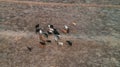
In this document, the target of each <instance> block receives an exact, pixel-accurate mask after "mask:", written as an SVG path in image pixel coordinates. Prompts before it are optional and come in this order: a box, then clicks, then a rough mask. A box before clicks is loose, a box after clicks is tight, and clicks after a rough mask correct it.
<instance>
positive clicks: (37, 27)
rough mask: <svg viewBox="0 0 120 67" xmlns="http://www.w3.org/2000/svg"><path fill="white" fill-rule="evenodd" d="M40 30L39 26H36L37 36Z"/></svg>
mask: <svg viewBox="0 0 120 67" xmlns="http://www.w3.org/2000/svg"><path fill="white" fill-rule="evenodd" d="M39 30H40V28H39V24H37V25H35V32H36V34H37V33H38V32H39Z"/></svg>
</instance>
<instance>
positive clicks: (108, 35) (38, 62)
mask: <svg viewBox="0 0 120 67" xmlns="http://www.w3.org/2000/svg"><path fill="white" fill-rule="evenodd" d="M111 2H112V1H111ZM119 18H120V8H119V5H113V4H109V5H106V4H105V5H103V4H101V5H97V4H95V5H94V4H89V5H88V4H82V5H78V4H77V5H76V4H70V3H68V4H65V3H41V2H33V1H13V0H6V1H3V0H1V1H0V67H120V26H119V25H120V23H119V22H120V19H119ZM72 22H75V23H77V25H76V26H73V25H72ZM37 23H39V24H40V26H41V27H44V28H45V29H46V26H47V24H53V25H55V27H56V28H57V29H60V28H61V27H63V25H64V24H67V25H68V26H69V27H70V30H71V32H70V34H68V35H65V34H62V41H63V42H65V40H71V41H72V42H73V46H71V47H70V46H68V45H67V44H66V43H64V46H58V45H57V44H56V43H55V42H54V40H53V39H52V38H53V37H52V36H51V37H50V39H51V40H52V43H48V44H47V45H46V46H45V48H41V45H40V44H39V39H38V37H37V35H36V34H35V33H34V31H35V30H34V26H35V24H37ZM27 47H32V48H33V49H32V51H31V52H30V51H29V50H28V49H27Z"/></svg>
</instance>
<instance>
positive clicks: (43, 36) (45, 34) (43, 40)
mask: <svg viewBox="0 0 120 67" xmlns="http://www.w3.org/2000/svg"><path fill="white" fill-rule="evenodd" d="M46 28H47V30H44V29H43V28H40V25H39V24H37V25H35V33H36V34H37V35H38V37H39V43H40V45H42V46H45V45H47V43H52V41H55V42H56V44H57V45H61V46H63V45H64V42H62V41H61V37H62V36H61V34H60V32H59V31H58V29H56V28H55V27H54V26H53V25H50V24H49V25H47V27H46ZM61 32H63V33H64V34H68V33H70V31H69V27H68V26H67V25H64V28H63V29H61ZM51 35H52V36H53V37H54V38H53V39H50V38H49V36H51ZM65 42H66V43H67V44H68V45H69V46H72V42H71V41H70V40H66V41H65Z"/></svg>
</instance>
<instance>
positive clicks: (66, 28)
mask: <svg viewBox="0 0 120 67" xmlns="http://www.w3.org/2000/svg"><path fill="white" fill-rule="evenodd" d="M64 29H65V30H66V32H67V33H69V27H68V26H67V25H64Z"/></svg>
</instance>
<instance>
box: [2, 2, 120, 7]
mask: <svg viewBox="0 0 120 67" xmlns="http://www.w3.org/2000/svg"><path fill="white" fill-rule="evenodd" d="M0 2H11V3H24V4H29V5H45V6H63V7H64V6H67V7H69V6H82V7H111V8H120V5H102V4H101V5H97V4H70V3H45V2H33V1H16V0H0Z"/></svg>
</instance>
